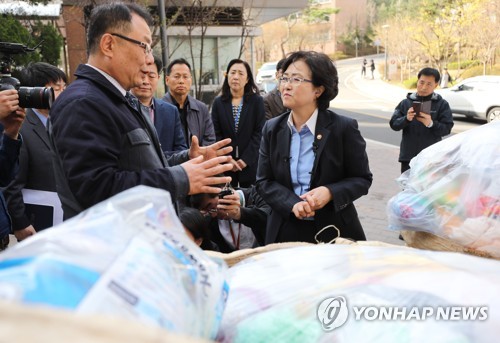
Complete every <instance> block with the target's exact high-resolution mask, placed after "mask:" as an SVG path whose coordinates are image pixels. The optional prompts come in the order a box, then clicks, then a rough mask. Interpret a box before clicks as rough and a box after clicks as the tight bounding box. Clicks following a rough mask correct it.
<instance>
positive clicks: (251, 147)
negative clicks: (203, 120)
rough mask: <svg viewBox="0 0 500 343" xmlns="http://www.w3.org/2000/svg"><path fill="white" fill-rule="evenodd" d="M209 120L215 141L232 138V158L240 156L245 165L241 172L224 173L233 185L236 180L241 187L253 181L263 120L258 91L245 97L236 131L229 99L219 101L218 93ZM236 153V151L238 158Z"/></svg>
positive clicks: (263, 115)
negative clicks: (230, 178) (210, 120)
mask: <svg viewBox="0 0 500 343" xmlns="http://www.w3.org/2000/svg"><path fill="white" fill-rule="evenodd" d="M212 120H213V123H214V129H215V136H216V137H217V140H218V141H219V140H221V139H224V138H231V146H232V147H233V151H232V152H231V155H232V157H233V158H234V159H235V160H238V159H242V160H243V161H245V163H246V164H247V167H246V168H245V169H243V170H242V171H241V172H237V173H233V172H227V173H226V174H227V175H229V176H231V177H232V178H233V180H232V181H231V183H232V185H233V187H237V182H238V181H239V183H240V186H241V187H249V186H250V185H251V184H254V183H255V174H256V173H257V161H258V159H259V144H260V138H261V135H262V127H263V126H264V123H265V121H266V119H265V110H264V101H263V99H262V97H261V96H260V95H258V94H251V95H248V96H247V95H245V96H244V98H243V108H242V110H241V114H240V121H239V130H238V132H235V127H234V118H233V110H232V105H231V100H227V101H226V100H222V97H220V96H219V97H217V98H215V101H214V104H213V106H212ZM236 152H238V153H239V156H238V157H237V156H236Z"/></svg>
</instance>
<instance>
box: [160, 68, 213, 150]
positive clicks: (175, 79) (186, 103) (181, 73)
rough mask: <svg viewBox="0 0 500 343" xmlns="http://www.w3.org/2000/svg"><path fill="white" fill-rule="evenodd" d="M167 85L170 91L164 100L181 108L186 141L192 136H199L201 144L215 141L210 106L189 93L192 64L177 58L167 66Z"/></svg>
mask: <svg viewBox="0 0 500 343" xmlns="http://www.w3.org/2000/svg"><path fill="white" fill-rule="evenodd" d="M166 74H167V76H166V86H167V87H168V91H167V93H166V94H165V96H164V97H163V99H162V100H164V101H166V102H168V103H170V104H173V105H175V106H177V108H178V109H179V113H180V117H181V123H182V128H183V130H184V131H183V132H184V137H186V143H187V144H188V145H190V144H191V137H192V136H196V137H198V140H199V143H200V146H208V145H210V144H213V143H215V132H214V125H213V123H212V117H211V116H210V114H209V112H208V106H207V105H205V104H204V103H203V102H201V101H199V100H197V99H195V98H194V97H192V96H191V95H189V91H190V90H191V86H192V84H193V80H192V77H191V65H190V64H189V63H188V61H186V60H185V59H183V58H179V59H175V60H173V61H172V62H170V64H169V65H168V66H167V70H166Z"/></svg>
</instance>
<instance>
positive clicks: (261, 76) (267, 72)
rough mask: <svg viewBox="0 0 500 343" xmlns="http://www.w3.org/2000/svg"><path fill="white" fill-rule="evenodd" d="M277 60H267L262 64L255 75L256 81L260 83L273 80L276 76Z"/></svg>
mask: <svg viewBox="0 0 500 343" xmlns="http://www.w3.org/2000/svg"><path fill="white" fill-rule="evenodd" d="M277 64H278V61H276V62H267V63H264V64H263V65H262V67H260V68H259V70H258V71H257V76H256V77H255V83H257V85H260V84H261V83H262V82H263V81H272V80H274V79H275V77H276V65H277Z"/></svg>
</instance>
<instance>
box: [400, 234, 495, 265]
mask: <svg viewBox="0 0 500 343" xmlns="http://www.w3.org/2000/svg"><path fill="white" fill-rule="evenodd" d="M401 235H402V236H403V238H404V240H405V242H406V244H407V245H408V246H409V247H412V248H418V249H423V250H433V251H451V252H460V253H465V254H469V255H474V256H479V257H486V258H492V259H496V260H500V258H496V257H494V256H492V255H490V254H488V253H486V252H483V251H479V250H476V249H470V248H466V247H464V246H462V245H460V244H458V243H455V242H454V241H452V240H450V239H446V238H443V237H439V236H436V235H434V234H432V233H428V232H423V231H412V230H401Z"/></svg>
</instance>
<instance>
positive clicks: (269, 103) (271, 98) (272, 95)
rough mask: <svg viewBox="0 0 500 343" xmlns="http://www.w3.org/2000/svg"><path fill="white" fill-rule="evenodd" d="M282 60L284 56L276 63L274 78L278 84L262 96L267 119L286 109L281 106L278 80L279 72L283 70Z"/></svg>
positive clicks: (283, 60)
mask: <svg viewBox="0 0 500 343" xmlns="http://www.w3.org/2000/svg"><path fill="white" fill-rule="evenodd" d="M283 62H285V59H284V58H283V59H281V60H280V61H279V62H278V64H276V80H277V81H278V86H276V88H275V89H273V90H272V91H270V92H269V93H267V94H266V96H264V108H265V110H266V119H267V120H269V119H271V118H274V117H276V116H279V115H280V114H281V113H285V112H286V111H287V109H286V108H285V106H283V100H281V92H280V82H279V79H280V77H281V74H282V73H283V70H282V69H281V68H282V67H283Z"/></svg>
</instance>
